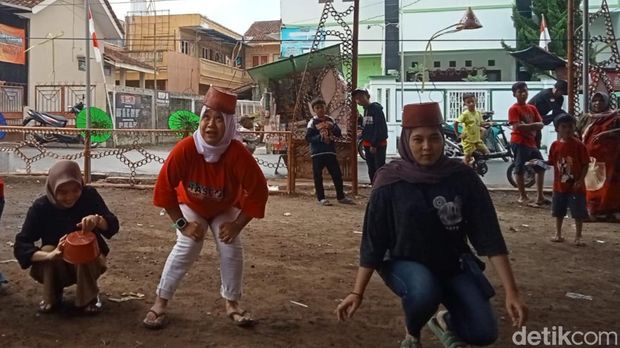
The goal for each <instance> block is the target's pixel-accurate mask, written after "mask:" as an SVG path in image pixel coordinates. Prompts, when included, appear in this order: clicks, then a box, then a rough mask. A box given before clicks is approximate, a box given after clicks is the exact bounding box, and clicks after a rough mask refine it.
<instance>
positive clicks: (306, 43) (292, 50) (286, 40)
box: [280, 27, 325, 58]
mask: <svg viewBox="0 0 620 348" xmlns="http://www.w3.org/2000/svg"><path fill="white" fill-rule="evenodd" d="M315 34H316V28H310V27H305V28H282V30H281V32H280V36H281V40H282V43H281V45H280V56H281V57H282V58H288V57H290V56H298V55H300V54H304V53H308V52H310V49H311V48H312V42H313V41H314V36H315ZM323 47H325V41H322V42H321V43H320V44H319V46H318V47H317V48H323Z"/></svg>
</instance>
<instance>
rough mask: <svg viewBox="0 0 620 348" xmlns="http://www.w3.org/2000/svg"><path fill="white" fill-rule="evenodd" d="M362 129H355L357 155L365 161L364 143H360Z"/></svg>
mask: <svg viewBox="0 0 620 348" xmlns="http://www.w3.org/2000/svg"><path fill="white" fill-rule="evenodd" d="M362 129H363V128H362V127H357V153H358V154H359V155H360V157H361V158H362V159H363V160H364V161H365V160H366V152H364V142H363V141H362Z"/></svg>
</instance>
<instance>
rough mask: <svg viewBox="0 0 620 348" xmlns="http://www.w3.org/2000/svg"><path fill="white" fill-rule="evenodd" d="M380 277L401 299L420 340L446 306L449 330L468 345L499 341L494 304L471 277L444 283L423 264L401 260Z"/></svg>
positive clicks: (387, 266) (411, 331) (385, 268)
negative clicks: (428, 326)
mask: <svg viewBox="0 0 620 348" xmlns="http://www.w3.org/2000/svg"><path fill="white" fill-rule="evenodd" d="M379 274H380V275H381V278H383V280H384V281H385V284H386V285H387V286H388V287H389V288H390V289H391V290H392V291H393V292H394V293H395V294H396V295H397V296H398V297H400V298H401V301H402V306H403V311H404V312H405V321H406V325H407V331H409V334H410V335H412V336H415V337H420V330H421V329H422V328H423V327H424V325H426V323H427V322H428V321H429V320H430V319H431V317H432V316H433V315H434V314H435V313H436V312H437V308H438V307H439V304H443V305H444V306H445V307H446V308H447V309H448V313H449V314H448V315H447V316H446V317H445V318H446V322H447V324H448V327H449V329H450V330H451V331H452V332H454V333H455V334H456V335H457V336H459V338H461V339H462V340H463V341H465V342H466V343H467V344H471V345H476V346H485V345H489V344H491V343H493V342H495V340H496V339H497V320H496V318H495V314H494V313H493V309H492V308H491V303H490V302H489V299H488V298H487V297H486V296H485V295H484V294H483V292H482V291H481V290H480V288H479V286H478V285H477V284H476V283H475V280H474V278H473V277H472V276H471V275H470V274H468V273H460V274H458V275H456V276H454V277H453V278H449V279H445V280H442V279H440V278H438V277H437V276H435V275H434V274H433V273H431V271H430V270H429V269H428V268H427V267H426V266H424V265H422V264H420V263H417V262H413V261H399V260H396V261H390V262H387V263H386V264H385V265H384V266H383V267H382V268H381V269H380V270H379Z"/></svg>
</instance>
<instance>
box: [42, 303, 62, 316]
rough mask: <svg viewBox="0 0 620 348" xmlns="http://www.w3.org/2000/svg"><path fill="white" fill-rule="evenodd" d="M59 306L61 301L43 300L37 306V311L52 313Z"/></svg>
mask: <svg viewBox="0 0 620 348" xmlns="http://www.w3.org/2000/svg"><path fill="white" fill-rule="evenodd" d="M58 307H59V303H47V302H45V301H41V302H39V306H38V307H37V312H38V313H41V314H50V313H54V312H56V310H58Z"/></svg>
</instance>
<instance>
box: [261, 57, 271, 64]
mask: <svg viewBox="0 0 620 348" xmlns="http://www.w3.org/2000/svg"><path fill="white" fill-rule="evenodd" d="M267 63H269V56H260V64H261V65H263V64H267Z"/></svg>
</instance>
